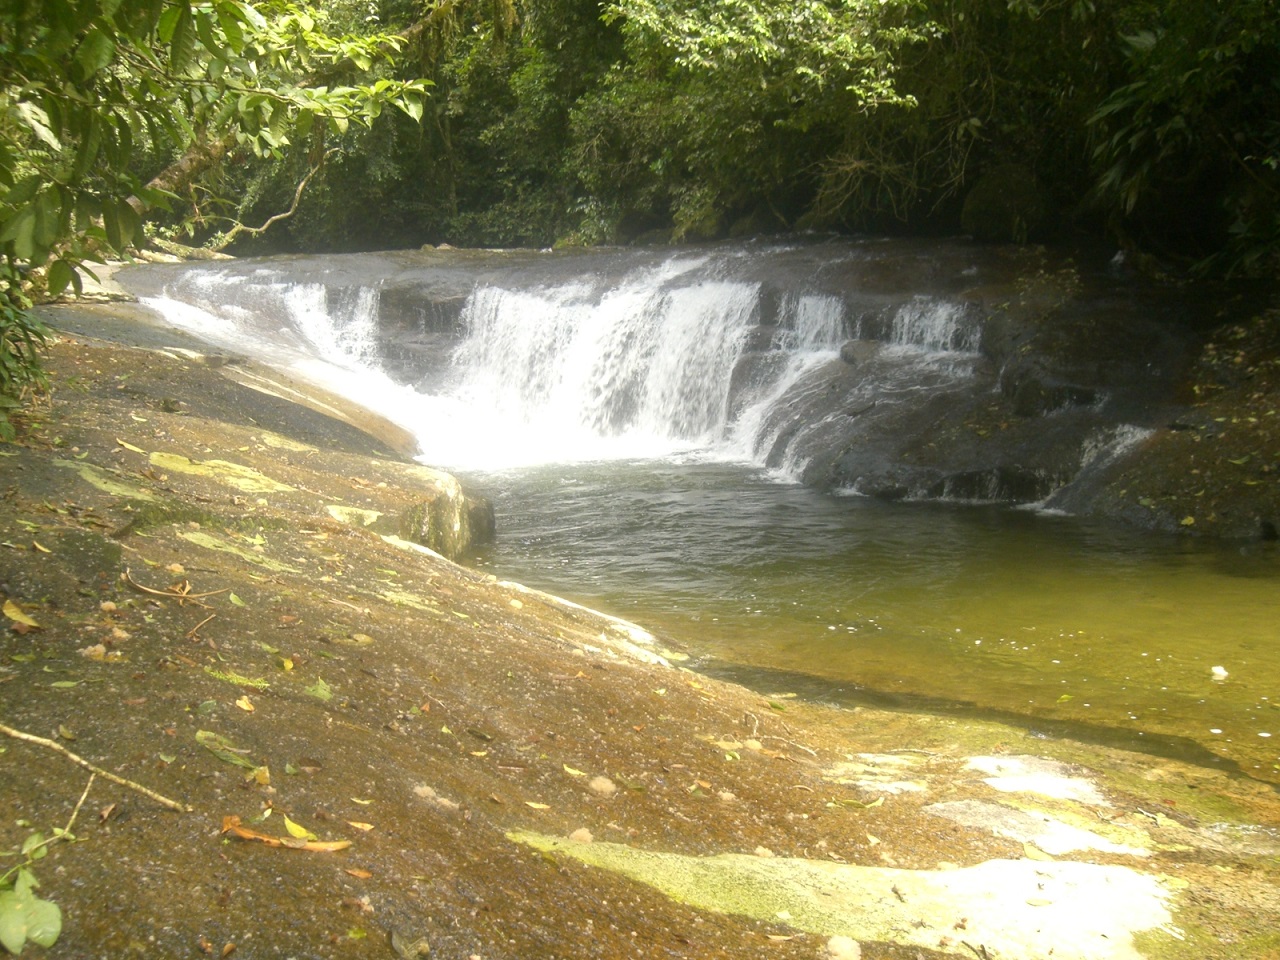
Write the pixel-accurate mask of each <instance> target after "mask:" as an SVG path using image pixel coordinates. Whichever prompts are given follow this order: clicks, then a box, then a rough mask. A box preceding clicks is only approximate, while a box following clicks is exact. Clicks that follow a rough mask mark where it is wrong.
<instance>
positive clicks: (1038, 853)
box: [1022, 843, 1053, 863]
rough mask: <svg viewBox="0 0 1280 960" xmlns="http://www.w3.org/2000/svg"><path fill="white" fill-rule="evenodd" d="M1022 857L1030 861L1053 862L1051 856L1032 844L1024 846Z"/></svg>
mask: <svg viewBox="0 0 1280 960" xmlns="http://www.w3.org/2000/svg"><path fill="white" fill-rule="evenodd" d="M1022 855H1023V856H1024V857H1026V858H1027V859H1028V860H1042V861H1045V862H1049V863H1052V862H1053V857H1051V856H1049V854H1047V853H1045V852H1044V851H1043V850H1041V849H1040V848H1039V847H1037V846H1035V844H1031V843H1024V844H1023V845H1022Z"/></svg>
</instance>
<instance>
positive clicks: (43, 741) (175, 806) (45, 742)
mask: <svg viewBox="0 0 1280 960" xmlns="http://www.w3.org/2000/svg"><path fill="white" fill-rule="evenodd" d="M0 733H3V734H5V735H6V736H10V737H13V739H15V740H25V741H26V742H27V743H34V744H38V745H39V746H42V747H48V748H49V749H50V750H52V751H54V752H55V753H60V754H62V755H63V756H64V757H66V758H67V759H68V760H70V761H71V762H72V763H77V764H79V765H80V766H82V767H84V768H85V769H86V770H88V771H90V772H91V773H96V774H98V775H99V776H102V777H105V778H106V779H108V780H110V781H111V782H112V783H118V784H120V786H122V787H128V788H129V789H130V790H134V791H136V792H138V793H140V794H142V795H143V796H144V797H149V798H151V799H152V800H154V801H155V802H156V803H158V804H160V805H161V806H162V807H168V808H169V809H170V810H176V811H177V812H178V813H190V812H191V811H192V810H193V809H195V808H194V807H191V806H190V805H188V804H182V803H178V801H176V800H170V799H169V798H168V797H165V796H161V795H160V794H158V793H156V792H155V791H154V790H149V789H147V788H146V787H144V786H143V785H142V784H140V783H134V782H133V781H132V780H126V779H125V778H124V777H118V776H116V775H115V774H114V773H112V772H111V771H110V770H103V769H102V768H101V767H98V766H95V765H93V764H92V763H90V762H89V761H88V760H86V759H85V758H84V757H82V756H79V755H78V754H74V753H72V752H71V751H70V750H68V749H67V748H66V747H64V746H63V745H62V744H60V743H57V742H56V741H54V740H50V739H48V738H47V737H37V736H36V735H35V734H32V733H24V732H23V731H21V730H15V729H14V728H13V727H9V726H5V725H4V724H3V723H0ZM89 782H90V783H92V782H93V781H92V780H90V781H89ZM88 792H89V791H88V788H87V787H86V788H85V793H86V794H88ZM80 802H81V803H83V802H84V798H83V797H81V798H80ZM76 809H77V810H79V805H77V806H76Z"/></svg>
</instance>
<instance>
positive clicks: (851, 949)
mask: <svg viewBox="0 0 1280 960" xmlns="http://www.w3.org/2000/svg"><path fill="white" fill-rule="evenodd" d="M827 956H828V957H829V958H830V960H859V958H860V957H861V956H862V944H860V943H858V941H857V940H855V939H853V937H846V936H843V935H840V934H837V935H836V936H834V937H832V938H831V939H830V940H828V941H827Z"/></svg>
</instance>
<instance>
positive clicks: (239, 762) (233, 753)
mask: <svg viewBox="0 0 1280 960" xmlns="http://www.w3.org/2000/svg"><path fill="white" fill-rule="evenodd" d="M196 743H198V744H200V746H202V747H204V748H205V749H206V750H208V751H209V752H210V753H212V754H213V755H214V756H215V757H217V758H218V759H219V760H221V761H223V762H224V763H233V764H235V765H236V766H237V767H244V768H245V769H246V770H256V769H258V765H257V764H256V763H254V762H253V761H252V760H248V759H246V758H245V757H244V756H242V754H246V753H248V752H249V751H248V750H241V749H240V748H239V747H237V746H236V745H235V744H234V743H232V742H231V741H230V740H228V739H227V738H226V737H224V736H223V735H222V734H220V733H214V732H213V731H212V730H197V731H196Z"/></svg>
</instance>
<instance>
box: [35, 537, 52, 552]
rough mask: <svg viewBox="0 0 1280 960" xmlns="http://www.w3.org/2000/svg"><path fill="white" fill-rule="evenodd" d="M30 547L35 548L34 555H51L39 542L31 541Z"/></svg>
mask: <svg viewBox="0 0 1280 960" xmlns="http://www.w3.org/2000/svg"><path fill="white" fill-rule="evenodd" d="M31 546H33V547H35V548H36V553H53V551H52V550H50V549H49V548H48V547H46V546H45V545H44V544H42V543H41V542H40V541H39V540H32V541H31Z"/></svg>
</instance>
